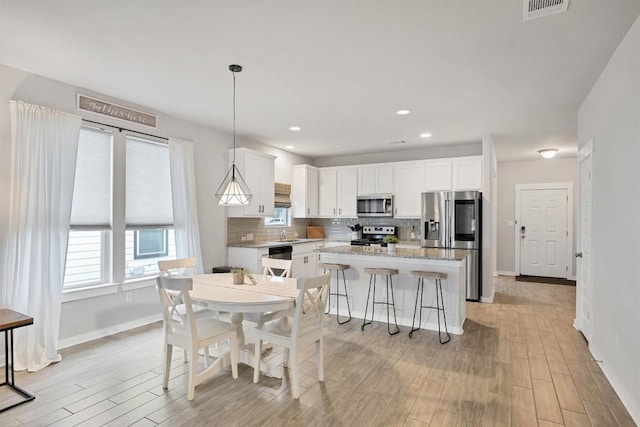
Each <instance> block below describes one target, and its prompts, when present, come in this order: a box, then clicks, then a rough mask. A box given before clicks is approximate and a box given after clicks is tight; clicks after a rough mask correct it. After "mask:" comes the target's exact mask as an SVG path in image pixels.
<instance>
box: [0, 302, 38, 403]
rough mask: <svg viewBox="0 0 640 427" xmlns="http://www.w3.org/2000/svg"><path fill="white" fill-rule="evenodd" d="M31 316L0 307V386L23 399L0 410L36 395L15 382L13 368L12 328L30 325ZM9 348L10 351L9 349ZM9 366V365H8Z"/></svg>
mask: <svg viewBox="0 0 640 427" xmlns="http://www.w3.org/2000/svg"><path fill="white" fill-rule="evenodd" d="M32 324H33V317H31V316H27V315H24V314H22V313H18V312H17V311H13V310H10V309H8V308H2V309H0V331H1V332H4V361H5V364H4V382H3V383H2V384H0V387H2V386H5V385H6V386H8V387H10V388H12V389H13V390H14V391H16V392H17V393H18V394H20V395H21V396H22V397H23V399H22V400H20V401H19V402H18V403H14V404H11V405H9V406H6V407H4V408H2V409H0V412H4V411H6V410H8V409H11V408H13V407H16V406H18V405H22V404H23V403H25V402H29V401H31V400H33V399H35V398H36V397H35V396H34V395H32V394H30V393H27V392H26V391H24V390H23V389H21V388H20V387H18V386H17V385H16V384H15V379H14V370H13V330H14V329H16V328H20V327H22V326H27V325H32ZM9 348H11V351H9ZM9 366H11V367H9Z"/></svg>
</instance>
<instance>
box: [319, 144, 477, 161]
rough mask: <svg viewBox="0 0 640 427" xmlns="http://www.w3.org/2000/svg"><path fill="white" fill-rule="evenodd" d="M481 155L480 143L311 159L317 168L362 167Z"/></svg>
mask: <svg viewBox="0 0 640 427" xmlns="http://www.w3.org/2000/svg"><path fill="white" fill-rule="evenodd" d="M480 155H482V141H479V142H470V143H465V144H456V145H440V146H426V147H423V148H416V149H402V150H401V149H398V150H395V151H384V152H380V153H363V154H354V155H349V156H332V157H318V158H315V159H313V165H314V166H317V167H328V166H349V165H363V164H370V163H386V162H402V161H406V160H422V159H441V158H445V157H464V156H480Z"/></svg>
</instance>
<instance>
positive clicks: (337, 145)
mask: <svg viewBox="0 0 640 427" xmlns="http://www.w3.org/2000/svg"><path fill="white" fill-rule="evenodd" d="M334 147H336V148H340V147H342V145H341V144H336V145H334Z"/></svg>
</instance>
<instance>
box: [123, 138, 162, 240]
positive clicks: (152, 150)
mask: <svg viewBox="0 0 640 427" xmlns="http://www.w3.org/2000/svg"><path fill="white" fill-rule="evenodd" d="M169 168H170V165H169V146H168V145H164V144H158V143H155V142H151V141H145V140H142V139H139V138H134V137H130V136H128V137H127V166H126V174H127V175H126V224H127V228H129V229H133V228H144V227H158V226H168V225H173V207H172V202H171V172H170V169H169Z"/></svg>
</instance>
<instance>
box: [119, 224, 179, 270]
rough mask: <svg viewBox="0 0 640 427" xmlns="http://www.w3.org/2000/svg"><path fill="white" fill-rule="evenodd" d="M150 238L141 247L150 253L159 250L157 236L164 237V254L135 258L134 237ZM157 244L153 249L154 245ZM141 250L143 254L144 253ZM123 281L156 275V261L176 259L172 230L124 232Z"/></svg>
mask: <svg viewBox="0 0 640 427" xmlns="http://www.w3.org/2000/svg"><path fill="white" fill-rule="evenodd" d="M140 235H142V236H143V239H145V237H151V238H150V239H149V240H148V241H146V242H143V246H145V247H146V248H145V249H144V250H147V251H149V252H151V251H152V250H154V249H160V247H159V244H160V239H159V238H158V236H160V235H162V236H164V237H163V239H164V242H162V243H163V244H164V243H166V253H163V254H155V255H151V254H148V255H149V256H146V257H145V256H143V257H140V256H136V245H137V243H136V238H137V237H136V236H140ZM156 244H158V245H157V246H155V247H152V246H154V245H156ZM144 250H143V252H144ZM124 252H125V257H124V258H125V259H124V262H125V279H130V278H135V277H141V276H148V275H153V274H158V271H159V270H158V261H159V260H162V259H175V258H176V239H175V235H174V233H173V228H158V229H144V230H127V231H126V232H125V251H124Z"/></svg>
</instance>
